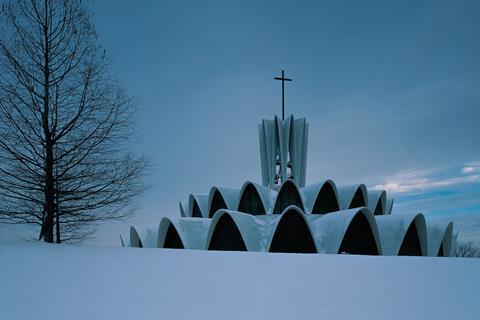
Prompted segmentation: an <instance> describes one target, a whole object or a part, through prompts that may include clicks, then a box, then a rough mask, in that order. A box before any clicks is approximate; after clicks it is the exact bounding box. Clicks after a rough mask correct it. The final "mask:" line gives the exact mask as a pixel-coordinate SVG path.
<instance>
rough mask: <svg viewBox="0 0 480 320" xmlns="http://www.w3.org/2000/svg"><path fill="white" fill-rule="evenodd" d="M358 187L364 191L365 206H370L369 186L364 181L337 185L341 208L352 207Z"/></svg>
mask: <svg viewBox="0 0 480 320" xmlns="http://www.w3.org/2000/svg"><path fill="white" fill-rule="evenodd" d="M358 189H360V190H361V191H362V195H363V199H364V200H365V206H366V207H368V193H367V187H366V186H365V185H364V184H363V183H360V184H353V185H349V186H340V187H337V192H338V200H339V203H340V210H348V209H349V208H350V205H351V203H352V200H353V197H354V196H355V194H356V193H357V190H358Z"/></svg>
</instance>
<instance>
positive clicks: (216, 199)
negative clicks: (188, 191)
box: [208, 190, 228, 218]
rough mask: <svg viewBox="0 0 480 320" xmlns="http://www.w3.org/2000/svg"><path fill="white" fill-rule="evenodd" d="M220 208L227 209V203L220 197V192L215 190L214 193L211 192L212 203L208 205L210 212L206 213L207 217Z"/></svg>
mask: <svg viewBox="0 0 480 320" xmlns="http://www.w3.org/2000/svg"><path fill="white" fill-rule="evenodd" d="M220 209H228V208H227V204H226V203H225V200H224V199H223V197H222V194H221V193H220V192H219V191H218V190H215V193H214V194H213V198H212V204H211V205H210V212H209V214H208V217H209V218H211V217H213V215H214V214H215V212H217V211H218V210H220Z"/></svg>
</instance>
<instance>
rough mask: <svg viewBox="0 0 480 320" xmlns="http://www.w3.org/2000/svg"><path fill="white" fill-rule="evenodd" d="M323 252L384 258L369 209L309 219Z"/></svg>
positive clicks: (310, 217) (339, 212)
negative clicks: (380, 256)
mask: <svg viewBox="0 0 480 320" xmlns="http://www.w3.org/2000/svg"><path fill="white" fill-rule="evenodd" d="M307 218H308V220H309V222H310V226H311V229H312V230H313V235H314V238H315V242H316V245H317V248H318V251H319V252H320V253H331V254H337V253H350V254H371V255H382V253H383V249H382V243H381V240H380V235H379V233H378V228H377V224H376V222H375V218H374V216H373V214H372V213H371V212H370V210H368V208H360V209H358V208H356V209H349V210H342V211H338V212H336V213H335V214H326V215H323V216H317V215H308V216H307Z"/></svg>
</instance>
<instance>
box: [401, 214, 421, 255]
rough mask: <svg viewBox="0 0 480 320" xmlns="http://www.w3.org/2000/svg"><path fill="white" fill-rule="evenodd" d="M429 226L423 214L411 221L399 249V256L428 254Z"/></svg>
mask: <svg viewBox="0 0 480 320" xmlns="http://www.w3.org/2000/svg"><path fill="white" fill-rule="evenodd" d="M427 254H428V247H427V227H426V223H425V218H424V216H423V214H417V215H416V216H415V218H414V219H413V221H412V222H411V223H410V226H409V227H408V229H407V231H406V232H405V235H404V237H403V240H402V244H401V245H400V249H399V250H398V255H399V256H426V255H427Z"/></svg>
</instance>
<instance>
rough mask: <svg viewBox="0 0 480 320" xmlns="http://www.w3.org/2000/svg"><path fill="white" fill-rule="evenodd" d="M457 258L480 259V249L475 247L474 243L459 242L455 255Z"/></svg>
mask: <svg viewBox="0 0 480 320" xmlns="http://www.w3.org/2000/svg"><path fill="white" fill-rule="evenodd" d="M454 256H455V257H463V258H475V257H477V258H478V257H480V249H479V248H477V247H475V246H474V245H473V242H459V243H457V248H456V249H455V253H454Z"/></svg>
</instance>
